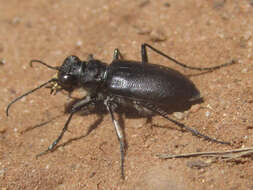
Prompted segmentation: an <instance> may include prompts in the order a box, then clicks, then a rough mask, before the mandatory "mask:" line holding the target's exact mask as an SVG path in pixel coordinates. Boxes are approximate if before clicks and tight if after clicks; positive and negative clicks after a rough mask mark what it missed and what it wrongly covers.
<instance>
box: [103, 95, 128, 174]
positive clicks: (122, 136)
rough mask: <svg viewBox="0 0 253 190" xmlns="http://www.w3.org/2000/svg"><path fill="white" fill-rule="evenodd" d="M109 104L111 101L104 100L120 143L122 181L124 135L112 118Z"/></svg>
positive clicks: (112, 114)
mask: <svg viewBox="0 0 253 190" xmlns="http://www.w3.org/2000/svg"><path fill="white" fill-rule="evenodd" d="M111 103H112V100H108V99H106V100H105V105H106V108H107V110H108V111H109V113H110V115H111V119H112V122H113V125H114V127H115V130H116V133H117V136H118V140H119V143H120V155H121V159H120V161H121V163H120V167H121V177H122V179H124V153H125V143H124V135H123V131H122V128H121V127H120V125H119V122H118V121H117V120H116V119H115V117H114V113H113V110H112V104H111Z"/></svg>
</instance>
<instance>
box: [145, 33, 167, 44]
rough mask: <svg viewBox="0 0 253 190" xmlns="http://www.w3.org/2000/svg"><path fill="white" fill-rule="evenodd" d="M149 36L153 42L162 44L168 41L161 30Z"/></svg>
mask: <svg viewBox="0 0 253 190" xmlns="http://www.w3.org/2000/svg"><path fill="white" fill-rule="evenodd" d="M149 35H150V40H151V41H152V42H162V41H165V40H166V36H165V34H164V33H163V32H162V31H161V30H152V31H151V33H150V34H149Z"/></svg>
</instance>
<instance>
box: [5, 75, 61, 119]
mask: <svg viewBox="0 0 253 190" xmlns="http://www.w3.org/2000/svg"><path fill="white" fill-rule="evenodd" d="M54 81H57V79H55V78H53V79H51V80H49V81H47V82H45V83H43V84H41V85H40V86H38V87H37V88H34V89H32V90H30V91H28V92H27V93H25V94H23V95H21V96H19V97H17V98H16V99H14V100H13V101H12V102H11V103H9V104H8V106H7V108H6V111H5V112H6V115H7V116H8V115H9V109H10V107H11V105H12V104H14V103H15V102H17V101H18V100H20V99H21V98H23V97H25V96H27V95H29V94H31V93H33V92H34V91H36V90H38V89H40V88H42V87H43V86H45V85H47V84H48V83H50V82H54Z"/></svg>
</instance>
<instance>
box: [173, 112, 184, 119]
mask: <svg viewBox="0 0 253 190" xmlns="http://www.w3.org/2000/svg"><path fill="white" fill-rule="evenodd" d="M173 116H174V117H175V118H177V119H179V120H182V119H183V118H184V113H182V112H174V113H173Z"/></svg>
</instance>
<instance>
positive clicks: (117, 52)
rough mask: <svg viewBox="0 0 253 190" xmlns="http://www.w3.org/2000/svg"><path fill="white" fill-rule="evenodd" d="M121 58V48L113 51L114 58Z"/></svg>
mask: <svg viewBox="0 0 253 190" xmlns="http://www.w3.org/2000/svg"><path fill="white" fill-rule="evenodd" d="M119 59H123V56H122V54H121V53H120V51H119V49H118V48H116V49H114V51H113V60H119Z"/></svg>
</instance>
